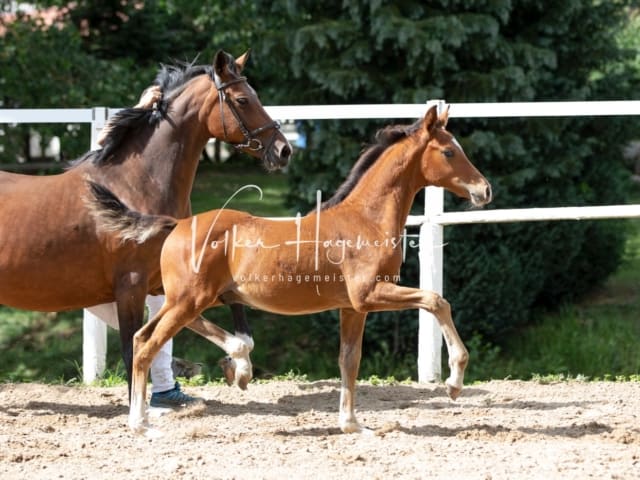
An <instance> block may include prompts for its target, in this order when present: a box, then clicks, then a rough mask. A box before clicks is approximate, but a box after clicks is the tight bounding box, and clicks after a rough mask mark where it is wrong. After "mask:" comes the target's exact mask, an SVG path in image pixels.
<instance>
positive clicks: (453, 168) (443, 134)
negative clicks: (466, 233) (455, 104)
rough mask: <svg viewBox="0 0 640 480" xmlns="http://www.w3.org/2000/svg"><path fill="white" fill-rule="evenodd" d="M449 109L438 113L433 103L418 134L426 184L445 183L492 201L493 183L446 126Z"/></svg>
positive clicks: (475, 200) (480, 201)
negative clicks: (471, 160) (469, 157)
mask: <svg viewBox="0 0 640 480" xmlns="http://www.w3.org/2000/svg"><path fill="white" fill-rule="evenodd" d="M448 117H449V111H448V109H447V110H445V111H444V112H442V113H441V114H440V116H439V117H438V114H437V108H436V107H435V106H433V107H431V108H430V109H429V110H428V111H427V113H426V115H425V117H424V119H423V120H422V122H420V124H419V127H418V130H417V131H416V132H415V136H416V137H415V138H416V140H417V141H418V142H419V143H420V148H419V149H418V151H420V150H422V159H421V172H422V175H423V176H424V180H425V183H426V184H427V185H434V186H437V187H443V188H446V189H447V190H449V191H451V192H453V193H455V194H456V195H458V196H459V197H463V198H467V199H469V200H471V203H472V204H473V205H474V206H477V207H481V206H483V205H485V204H487V203H489V202H490V201H491V185H490V184H489V182H488V181H487V179H486V178H484V176H483V175H482V174H481V173H480V172H479V171H478V170H477V169H476V167H474V166H473V164H472V163H471V162H470V161H469V159H468V158H467V156H466V155H465V153H464V151H463V150H462V147H461V146H460V144H459V143H458V141H457V140H456V139H455V137H454V136H453V135H451V134H450V133H449V132H448V131H447V130H446V126H447V120H448Z"/></svg>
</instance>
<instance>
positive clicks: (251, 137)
mask: <svg viewBox="0 0 640 480" xmlns="http://www.w3.org/2000/svg"><path fill="white" fill-rule="evenodd" d="M212 76H213V83H215V85H216V88H217V89H218V98H219V100H220V122H221V123H222V129H223V130H224V141H225V142H227V143H228V144H229V145H232V146H234V147H235V148H247V149H249V150H253V151H254V152H259V151H261V150H264V149H265V147H264V145H263V144H262V142H261V141H260V139H259V138H256V135H258V134H259V133H262V132H264V131H265V130H268V129H270V128H273V129H275V130H279V129H280V122H278V121H273V122H269V123H267V124H266V125H263V126H262V127H258V128H256V129H255V130H249V129H248V128H247V127H246V126H245V124H244V122H243V121H242V119H241V118H240V115H239V114H238V110H236V107H235V106H234V105H233V101H232V100H231V99H230V98H229V97H228V96H227V95H226V94H225V93H224V90H225V88H227V87H228V86H229V85H233V84H234V83H240V82H246V81H247V77H238V78H234V79H232V80H229V81H228V82H221V81H220V77H218V75H217V74H216V73H213V75H212ZM223 102H224V103H226V104H227V106H228V107H229V110H231V113H232V114H233V116H234V117H235V119H236V122H238V127H239V128H240V131H241V132H242V134H243V135H244V138H245V139H246V141H247V142H246V143H231V142H229V141H228V139H227V126H226V124H225V123H224V108H223V106H222V103H223ZM275 137H276V135H275V132H274V134H273V135H272V136H271V140H270V141H269V145H267V148H268V147H270V146H271V144H272V143H273V142H274V141H275Z"/></svg>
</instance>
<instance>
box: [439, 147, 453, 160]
mask: <svg viewBox="0 0 640 480" xmlns="http://www.w3.org/2000/svg"><path fill="white" fill-rule="evenodd" d="M442 154H443V155H444V156H445V157H447V158H451V157H453V155H454V152H453V150H451V149H448V148H447V149H446V150H442Z"/></svg>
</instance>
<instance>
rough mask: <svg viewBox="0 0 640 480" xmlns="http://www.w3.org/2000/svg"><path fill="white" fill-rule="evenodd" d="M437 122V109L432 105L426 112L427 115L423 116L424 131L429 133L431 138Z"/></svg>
mask: <svg viewBox="0 0 640 480" xmlns="http://www.w3.org/2000/svg"><path fill="white" fill-rule="evenodd" d="M438 122H439V119H438V107H437V106H435V105H434V106H433V107H431V108H430V109H429V110H427V113H426V114H425V115H424V120H423V124H424V129H425V130H426V131H427V132H428V133H429V136H430V137H432V136H433V134H434V133H435V131H436V128H438Z"/></svg>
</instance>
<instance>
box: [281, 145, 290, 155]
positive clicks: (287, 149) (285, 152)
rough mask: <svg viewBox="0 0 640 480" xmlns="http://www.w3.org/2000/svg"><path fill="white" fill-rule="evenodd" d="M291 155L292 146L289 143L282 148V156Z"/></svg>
mask: <svg viewBox="0 0 640 480" xmlns="http://www.w3.org/2000/svg"><path fill="white" fill-rule="evenodd" d="M290 156H291V147H290V146H289V145H288V144H287V145H285V146H284V147H282V150H280V158H283V159H289V157H290Z"/></svg>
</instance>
